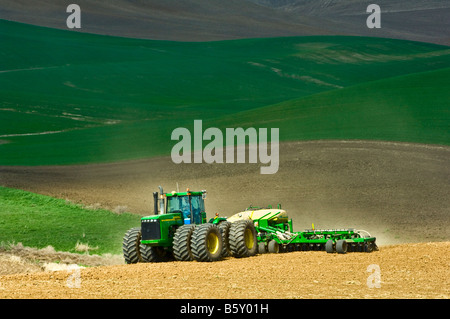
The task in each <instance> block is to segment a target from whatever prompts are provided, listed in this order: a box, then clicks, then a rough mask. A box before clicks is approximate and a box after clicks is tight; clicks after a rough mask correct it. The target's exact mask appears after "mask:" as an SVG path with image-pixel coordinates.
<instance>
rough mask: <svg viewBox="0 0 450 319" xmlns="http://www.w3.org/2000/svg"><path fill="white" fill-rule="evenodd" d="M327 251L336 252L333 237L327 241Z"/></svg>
mask: <svg viewBox="0 0 450 319" xmlns="http://www.w3.org/2000/svg"><path fill="white" fill-rule="evenodd" d="M325 251H326V252H327V253H329V254H332V253H334V242H333V241H332V240H331V239H330V240H328V241H327V242H326V243H325Z"/></svg>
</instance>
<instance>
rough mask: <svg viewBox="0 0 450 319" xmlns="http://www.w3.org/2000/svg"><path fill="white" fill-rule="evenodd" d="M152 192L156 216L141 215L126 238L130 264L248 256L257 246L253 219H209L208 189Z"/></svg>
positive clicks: (206, 260)
mask: <svg viewBox="0 0 450 319" xmlns="http://www.w3.org/2000/svg"><path fill="white" fill-rule="evenodd" d="M159 190H160V192H159V193H158V192H154V193H153V199H154V215H150V216H145V217H142V218H141V226H140V227H136V228H132V229H130V230H129V231H128V232H127V233H126V234H125V236H124V238H123V256H124V259H125V262H126V263H127V264H133V263H138V262H163V261H170V260H174V259H175V260H178V261H191V260H196V261H202V262H204V261H205V262H208V261H218V260H220V259H222V258H223V257H226V256H230V255H233V256H234V257H248V256H252V255H255V254H256V253H257V249H258V241H257V233H256V230H255V227H254V224H253V222H252V221H250V220H247V221H239V222H237V223H233V224H232V223H230V222H228V221H227V220H226V218H222V217H219V216H218V214H216V216H215V217H214V218H211V219H209V220H207V218H206V211H205V198H206V191H205V190H202V191H196V192H194V191H190V190H189V189H187V190H186V192H171V193H164V192H163V189H162V187H161V186H160V187H159Z"/></svg>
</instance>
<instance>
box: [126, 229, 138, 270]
mask: <svg viewBox="0 0 450 319" xmlns="http://www.w3.org/2000/svg"><path fill="white" fill-rule="evenodd" d="M140 243H141V228H140V227H135V228H131V229H130V230H129V231H127V232H126V234H125V236H124V237H123V244H122V250H123V257H124V259H125V263H127V264H136V263H138V262H140V261H142V257H141V252H140V249H139V245H140Z"/></svg>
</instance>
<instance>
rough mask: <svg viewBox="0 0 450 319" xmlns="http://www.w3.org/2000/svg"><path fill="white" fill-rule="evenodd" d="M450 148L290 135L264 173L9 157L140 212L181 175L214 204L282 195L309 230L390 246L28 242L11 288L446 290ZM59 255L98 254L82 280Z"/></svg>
mask: <svg viewBox="0 0 450 319" xmlns="http://www.w3.org/2000/svg"><path fill="white" fill-rule="evenodd" d="M449 158H450V147H446V146H437V145H421V144H408V143H389V142H376V141H373V142H368V141H316V142H292V143H283V144H281V145H280V165H279V171H278V173H277V174H274V175H261V174H259V168H260V164H212V165H207V164H180V165H176V164H174V163H173V162H172V161H171V159H170V157H164V158H154V159H145V160H139V161H128V162H121V163H110V164H96V165H80V166H54V167H0V185H3V186H8V187H16V188H20V189H25V190H29V191H33V192H37V193H41V194H46V195H51V196H55V197H59V198H64V199H67V200H70V201H73V202H78V203H82V204H84V205H86V206H95V207H104V208H109V209H117V208H118V207H119V208H120V209H123V207H125V206H126V207H127V208H128V209H127V210H128V211H130V212H133V213H136V214H137V216H136V217H137V218H139V216H140V215H145V214H152V210H153V203H152V196H151V194H152V192H153V191H156V190H157V188H158V185H161V186H163V187H164V190H165V191H172V190H176V187H177V183H178V186H179V188H180V190H181V189H184V188H186V187H189V188H191V189H195V190H201V189H206V190H207V191H208V197H207V199H206V205H207V206H206V207H207V212H208V215H209V216H213V215H214V214H215V213H216V212H219V213H220V214H221V215H222V216H230V215H232V214H234V213H236V212H238V211H240V210H243V209H245V208H246V207H248V206H249V205H250V204H253V205H259V206H267V205H269V204H271V205H277V204H278V203H281V204H282V207H283V208H284V209H286V210H287V212H288V214H289V216H290V217H292V218H293V220H294V228H295V230H297V231H300V230H303V229H305V228H310V227H311V223H314V224H315V227H316V228H357V229H364V230H366V231H368V232H370V233H371V234H372V235H373V236H375V237H377V243H378V246H379V247H380V250H379V251H377V252H373V253H371V254H365V253H350V254H346V255H337V254H326V253H325V252H292V253H286V254H278V255H273V254H270V255H259V256H256V257H251V258H246V259H234V258H228V259H226V260H224V261H222V262H218V263H198V262H191V263H180V262H169V263H164V264H136V265H124V264H123V260H122V259H120V258H117V256H109V257H110V258H109V259H108V258H104V259H101V258H100V259H99V258H97V257H93V256H91V257H92V258H91V257H87V258H85V259H84V260H83V261H82V260H79V259H77V258H72V257H70V256H68V255H60V256H57V254H58V253H57V252H54V251H53V252H52V251H51V250H50V255H46V253H45V252H42V251H41V252H34V253H36V254H37V255H36V256H41V257H36V256H35V257H33V254H32V253H30V252H28V253H26V252H24V251H27V249H22V251H21V252H17V251H16V253H13V252H3V253H0V265H2V267H3V268H1V267H0V271H1V272H0V298H214V299H215V298H445V299H446V298H448V296H449V290H448V289H449V288H448V287H449V279H448V273H449V260H450V259H449V251H450V250H449V248H450V247H449V246H450V227H449V226H450V225H449V224H450V218H449V213H450V205H449V204H450V202H449V197H448V190H449V186H450V165H449ZM19 248H20V247H19ZM19 250H20V249H19ZM47 253H49V252H48V251H47ZM42 255H44V256H48V258H47V259H45V258H43V257H42ZM71 258H72V259H71ZM38 259H39V260H41V262H40V263H39V262H36V260H38ZM55 260H59V263H61V264H70V263H75V264H81V265H84V266H88V267H87V268H83V269H81V270H80V279H81V285H80V288H69V287H68V280H69V278H72V279H73V276H71V274H73V272H74V270H69V271H67V270H66V271H64V270H60V271H58V272H49V271H50V270H51V268H49V267H46V266H45V265H44V263H52V262H54V261H55ZM371 264H375V265H378V266H379V267H380V271H381V287H380V288H369V287H368V285H367V280H368V278H369V276H370V275H371V273H369V272H368V271H367V267H368V266H369V265H371ZM148 274H151V276H149V275H148ZM255 276H258V277H260V278H262V280H258V281H255V280H254V278H255ZM149 287H151V289H149ZM330 291H333V292H334V293H333V294H331V295H330Z"/></svg>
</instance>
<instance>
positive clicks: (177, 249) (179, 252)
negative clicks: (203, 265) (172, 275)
mask: <svg viewBox="0 0 450 319" xmlns="http://www.w3.org/2000/svg"><path fill="white" fill-rule="evenodd" d="M194 229H195V225H193V224H186V225H183V226H181V227H179V228H178V229H177V231H176V232H175V236H174V237H173V256H174V257H175V259H176V260H178V261H191V260H194V256H192V251H191V240H192V234H193V233H194Z"/></svg>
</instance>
